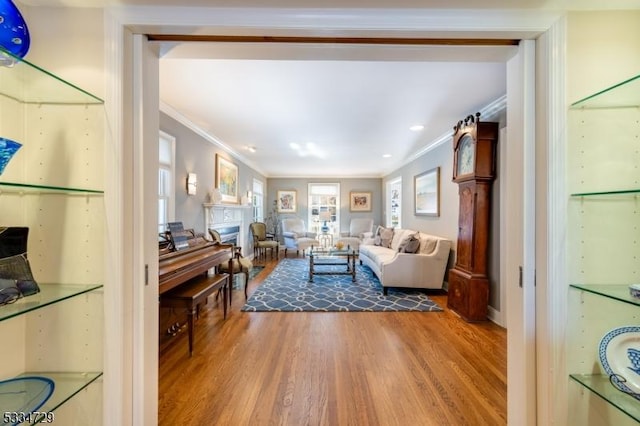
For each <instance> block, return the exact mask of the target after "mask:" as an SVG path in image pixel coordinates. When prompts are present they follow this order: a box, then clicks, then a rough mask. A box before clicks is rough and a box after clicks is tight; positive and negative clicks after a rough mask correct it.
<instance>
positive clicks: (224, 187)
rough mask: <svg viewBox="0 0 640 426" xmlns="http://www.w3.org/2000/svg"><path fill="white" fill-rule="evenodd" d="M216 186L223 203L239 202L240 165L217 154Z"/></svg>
mask: <svg viewBox="0 0 640 426" xmlns="http://www.w3.org/2000/svg"><path fill="white" fill-rule="evenodd" d="M216 188H218V190H220V195H221V196H222V200H221V201H222V202H223V203H233V204H238V166H237V165H236V164H234V163H232V162H231V161H229V160H227V159H226V158H224V157H222V156H220V155H218V154H216Z"/></svg>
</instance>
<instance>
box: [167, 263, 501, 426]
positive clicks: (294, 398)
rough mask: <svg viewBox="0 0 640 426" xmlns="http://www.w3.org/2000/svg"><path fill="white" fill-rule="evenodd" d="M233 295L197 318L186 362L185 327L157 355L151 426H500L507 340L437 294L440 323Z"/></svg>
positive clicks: (427, 316) (431, 317)
mask: <svg viewBox="0 0 640 426" xmlns="http://www.w3.org/2000/svg"><path fill="white" fill-rule="evenodd" d="M289 255H290V256H291V254H289ZM255 263H256V264H261V263H259V262H255ZM262 264H264V265H265V269H264V270H263V271H262V272H261V273H260V274H259V275H258V276H257V277H256V278H255V279H254V280H252V281H251V282H250V283H249V294H251V292H252V291H253V290H254V289H255V287H256V286H257V285H260V282H261V281H262V280H263V279H264V278H265V277H266V276H267V275H268V274H269V272H270V271H271V270H272V269H273V268H274V267H275V265H276V261H269V260H268V261H265V262H263V263H262ZM233 296H234V297H233V306H232V308H231V311H230V313H229V314H228V316H227V319H226V320H223V318H222V307H221V306H220V303H221V300H216V299H215V298H214V297H212V298H210V299H209V303H207V305H206V306H204V308H203V309H202V311H201V314H200V317H199V319H198V320H197V321H196V326H195V327H196V328H195V329H196V338H195V346H194V353H193V357H191V358H190V357H189V351H188V344H187V333H186V330H184V329H183V330H182V331H181V332H179V333H178V334H177V335H176V337H174V338H173V339H174V340H175V341H174V342H173V343H171V344H170V345H169V346H168V347H167V348H165V349H164V350H163V351H162V352H161V353H160V360H159V361H160V371H159V423H160V424H161V425H439V426H441V425H456V426H457V425H473V426H476V425H491V426H495V425H505V424H506V413H507V385H506V371H507V358H506V345H507V336H506V331H505V330H504V329H503V328H501V327H499V326H497V325H495V324H493V323H491V322H483V323H475V324H470V323H467V322H465V321H463V320H462V319H460V318H459V317H458V316H456V315H455V314H454V313H452V312H450V311H449V310H448V309H446V304H447V297H446V294H444V293H434V294H432V295H430V296H431V298H432V299H433V300H434V301H435V302H436V303H438V304H439V305H440V306H441V307H443V308H445V311H444V312H438V313H434V312H428V313H423V312H398V313H393V312H389V313H387V312H350V313H349V312H344V313H332V312H296V313H290V312H283V313H279V312H240V308H241V307H242V305H243V304H244V294H243V289H242V288H238V289H234V290H233Z"/></svg>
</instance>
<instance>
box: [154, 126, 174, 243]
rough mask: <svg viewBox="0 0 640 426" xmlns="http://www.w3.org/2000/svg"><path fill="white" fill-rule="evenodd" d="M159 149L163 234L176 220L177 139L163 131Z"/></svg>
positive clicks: (160, 217) (161, 225) (159, 206)
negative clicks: (169, 224)
mask: <svg viewBox="0 0 640 426" xmlns="http://www.w3.org/2000/svg"><path fill="white" fill-rule="evenodd" d="M158 148H159V149H158V157H159V158H158V232H159V233H161V232H164V231H165V230H166V229H167V223H169V222H172V221H173V220H174V218H175V155H176V138H174V137H173V136H171V135H169V134H167V133H165V132H162V131H161V132H160V139H159V146H158Z"/></svg>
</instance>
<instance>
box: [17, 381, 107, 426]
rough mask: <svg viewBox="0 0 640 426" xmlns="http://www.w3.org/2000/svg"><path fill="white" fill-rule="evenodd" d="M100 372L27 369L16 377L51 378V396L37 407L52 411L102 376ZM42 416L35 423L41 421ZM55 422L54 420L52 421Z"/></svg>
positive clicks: (40, 410) (43, 410) (40, 409)
mask: <svg viewBox="0 0 640 426" xmlns="http://www.w3.org/2000/svg"><path fill="white" fill-rule="evenodd" d="M102 374H103V373H102V372H101V371H97V372H86V373H85V372H83V373H78V372H52V371H28V372H24V373H22V374H20V375H19V376H17V377H33V376H40V377H47V378H49V379H51V380H53V382H54V384H55V387H54V390H53V394H52V395H51V398H49V400H48V401H47V402H46V403H45V404H44V405H43V406H42V407H40V408H39V409H38V411H39V412H52V411H55V410H57V409H58V408H60V407H62V406H63V405H64V404H65V403H66V402H67V401H69V400H70V399H71V398H73V397H74V396H76V395H77V394H78V392H80V391H81V390H83V389H85V388H86V387H87V386H89V385H90V384H92V383H93V382H95V381H96V380H98V379H99V378H100V377H102ZM43 420H45V419H44V417H42V418H39V419H38V420H36V421H35V423H40V422H42V421H43ZM54 423H55V422H54Z"/></svg>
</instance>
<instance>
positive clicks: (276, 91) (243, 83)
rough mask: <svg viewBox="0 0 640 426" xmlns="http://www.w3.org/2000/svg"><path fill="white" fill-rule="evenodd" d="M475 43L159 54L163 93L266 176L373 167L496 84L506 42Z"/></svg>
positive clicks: (471, 109) (446, 122)
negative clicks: (471, 50)
mask: <svg viewBox="0 0 640 426" xmlns="http://www.w3.org/2000/svg"><path fill="white" fill-rule="evenodd" d="M189 48H192V46H189ZM234 49H235V50H238V46H231V47H229V46H228V45H227V46H223V50H234ZM478 49H479V51H482V52H484V53H483V54H482V55H478V53H477V52H476V53H469V48H460V49H459V51H460V54H459V55H452V52H453V50H452V49H451V48H444V49H442V48H440V49H435V48H433V47H431V48H424V49H415V48H414V49H410V51H405V52H403V47H395V48H385V50H387V51H388V52H389V53H388V54H384V55H383V54H381V52H380V50H381V49H379V48H375V47H371V46H368V47H353V46H349V47H345V46H337V47H336V46H334V47H326V46H325V47H315V48H314V47H313V46H311V47H299V46H298V47H296V46H294V49H293V50H295V51H296V52H295V54H292V51H290V50H288V49H287V48H283V47H282V46H279V47H278V48H277V49H274V50H277V51H278V52H270V54H269V55H267V54H266V53H265V50H269V46H265V47H263V48H262V49H260V48H255V46H248V49H247V50H249V51H250V52H254V53H257V54H255V55H251V54H245V55H239V54H237V52H236V53H231V54H229V55H225V54H216V53H214V52H212V48H211V46H209V47H208V50H209V53H210V54H209V55H207V56H209V57H212V59H186V58H185V57H188V56H189V55H185V54H182V53H180V52H179V51H180V46H178V47H176V48H175V49H174V51H170V52H169V53H168V54H167V55H165V56H164V57H163V58H162V59H161V60H160V98H161V101H162V103H163V104H165V105H166V106H168V107H169V108H165V111H168V112H169V113H170V114H172V112H177V113H178V114H179V115H180V116H182V117H184V118H186V119H187V120H188V121H190V122H191V123H193V124H194V125H195V126H197V127H198V128H199V129H200V130H202V131H203V132H205V133H206V134H208V135H210V136H211V137H212V138H214V139H215V140H216V141H219V142H220V143H222V144H223V145H224V146H226V147H228V148H229V149H230V152H232V153H233V154H234V155H235V156H237V157H240V158H241V159H242V160H243V161H245V162H247V163H248V164H250V165H252V166H253V167H255V168H256V169H258V170H259V171H261V172H263V173H264V174H265V175H267V176H269V177H276V176H278V177H299V176H308V177H317V176H332V177H334V176H341V177H371V176H382V175H384V174H387V173H390V172H392V171H393V170H395V169H397V168H399V167H401V166H402V165H403V164H404V163H406V162H407V161H408V160H409V159H410V158H411V157H412V155H413V154H415V153H416V152H418V151H420V150H422V149H424V148H425V147H427V146H428V145H429V144H430V143H432V142H433V141H435V140H436V139H438V138H440V137H441V136H442V135H443V134H446V133H450V130H451V129H452V127H453V125H454V124H455V123H456V122H457V121H458V120H460V119H461V118H464V117H465V116H466V115H468V114H471V113H475V112H477V111H478V110H480V109H481V108H483V107H484V106H486V105H487V104H489V103H491V102H493V101H495V100H496V99H498V98H500V97H501V96H503V95H504V94H505V87H506V72H505V64H504V58H505V57H506V56H508V54H509V52H512V51H513V49H514V48H513V47H510V48H506V47H501V48H499V49H496V48H491V49H486V48H485V49H480V48H478ZM187 50H188V49H187ZM196 50H197V49H196ZM240 50H241V49H240ZM260 50H262V51H261V52H257V51H260ZM332 50H337V51H338V52H331V51H332ZM394 50H396V51H400V52H394ZM445 51H446V52H445ZM429 52H432V53H431V54H429ZM466 55H471V56H470V57H471V58H472V59H473V60H474V62H467V61H466V58H467V56H466ZM225 56H227V57H234V59H225V58H224V57H225ZM265 56H269V57H265ZM445 56H446V58H448V59H449V60H452V61H449V60H446V61H445V60H443V57H445ZM483 56H484V57H486V58H489V59H490V60H491V62H482V61H479V60H480V59H481V58H482V57H483ZM255 57H258V58H259V59H254V58H255ZM300 58H302V59H300ZM351 58H353V59H351ZM389 58H391V59H389ZM172 115H174V116H175V113H173V114H172ZM416 124H421V125H423V126H424V127H425V128H424V130H422V131H420V132H414V131H411V130H410V129H409V127H411V126H413V125H416ZM292 144H296V145H297V146H299V147H300V149H297V150H296V149H293V148H292ZM248 147H255V148H256V152H254V153H252V152H250V151H248V150H247V148H248ZM385 154H387V155H391V157H388V158H383V155H385Z"/></svg>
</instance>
